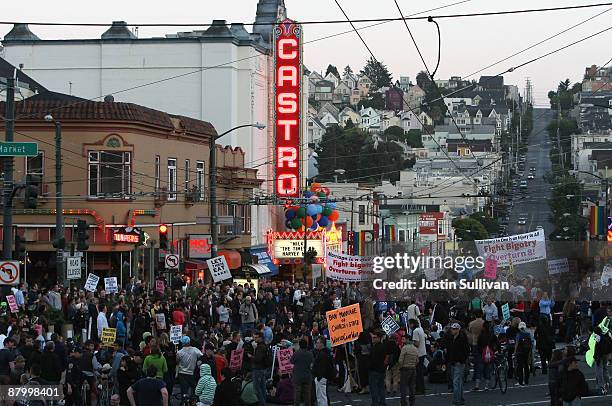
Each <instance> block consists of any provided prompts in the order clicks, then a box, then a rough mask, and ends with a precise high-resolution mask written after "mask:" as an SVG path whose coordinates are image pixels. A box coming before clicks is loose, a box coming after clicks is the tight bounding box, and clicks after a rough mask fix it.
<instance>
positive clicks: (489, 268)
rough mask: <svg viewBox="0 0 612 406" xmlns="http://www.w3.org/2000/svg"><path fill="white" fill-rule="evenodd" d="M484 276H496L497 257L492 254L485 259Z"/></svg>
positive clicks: (487, 277) (493, 277) (489, 277)
mask: <svg viewBox="0 0 612 406" xmlns="http://www.w3.org/2000/svg"><path fill="white" fill-rule="evenodd" d="M484 277H485V278H486V279H495V278H497V259H496V258H495V257H494V256H493V255H489V256H488V257H487V259H486V260H485V267H484Z"/></svg>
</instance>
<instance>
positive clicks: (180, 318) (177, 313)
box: [172, 304, 185, 326]
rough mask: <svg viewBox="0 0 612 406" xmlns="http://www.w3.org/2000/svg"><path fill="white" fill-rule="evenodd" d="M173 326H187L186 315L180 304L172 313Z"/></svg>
mask: <svg viewBox="0 0 612 406" xmlns="http://www.w3.org/2000/svg"><path fill="white" fill-rule="evenodd" d="M172 324H174V325H175V326H179V325H180V326H182V325H184V324H185V313H184V312H183V305H182V304H179V305H177V306H176V308H175V309H174V311H173V312H172Z"/></svg>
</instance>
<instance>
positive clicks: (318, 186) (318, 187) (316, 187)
mask: <svg viewBox="0 0 612 406" xmlns="http://www.w3.org/2000/svg"><path fill="white" fill-rule="evenodd" d="M310 190H312V191H313V192H318V191H319V190H321V184H320V183H317V182H315V183H313V184H312V185H310Z"/></svg>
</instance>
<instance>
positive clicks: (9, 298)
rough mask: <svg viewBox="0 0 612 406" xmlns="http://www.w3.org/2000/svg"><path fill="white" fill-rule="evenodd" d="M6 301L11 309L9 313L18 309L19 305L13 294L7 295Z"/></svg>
mask: <svg viewBox="0 0 612 406" xmlns="http://www.w3.org/2000/svg"><path fill="white" fill-rule="evenodd" d="M6 301H7V302H8V305H9V308H10V309H11V313H17V312H18V311H19V306H17V300H16V299H15V296H13V295H7V296H6Z"/></svg>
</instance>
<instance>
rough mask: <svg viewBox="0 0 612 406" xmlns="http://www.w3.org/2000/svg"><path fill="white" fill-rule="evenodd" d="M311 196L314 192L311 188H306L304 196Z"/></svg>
mask: <svg viewBox="0 0 612 406" xmlns="http://www.w3.org/2000/svg"><path fill="white" fill-rule="evenodd" d="M310 196H312V192H311V191H310V190H305V191H304V197H305V198H307V199H308V198H309V197H310Z"/></svg>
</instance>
